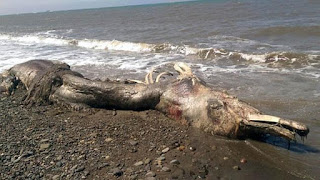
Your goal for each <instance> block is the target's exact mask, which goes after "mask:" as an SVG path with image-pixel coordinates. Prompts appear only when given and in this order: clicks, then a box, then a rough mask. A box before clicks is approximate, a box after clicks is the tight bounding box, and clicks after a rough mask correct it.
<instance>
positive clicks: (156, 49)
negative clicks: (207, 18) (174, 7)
mask: <svg viewBox="0 0 320 180" xmlns="http://www.w3.org/2000/svg"><path fill="white" fill-rule="evenodd" d="M0 40H7V41H14V42H17V43H23V45H34V44H45V45H55V46H75V47H81V48H87V49H97V50H106V51H127V52H135V53H169V54H180V55H185V56H190V57H192V58H197V59H203V60H213V61H226V59H227V60H229V61H230V60H231V63H233V64H235V65H237V64H266V65H267V66H268V67H273V68H288V67H289V68H302V67H306V66H315V67H320V55H319V54H316V53H314V54H306V53H292V52H271V53H265V54H249V53H243V52H236V51H227V50H224V49H219V48H210V47H209V48H197V47H191V46H188V45H173V44H170V43H161V44H150V43H136V42H126V41H118V40H111V41H108V40H96V39H81V40H78V39H67V38H63V37H57V36H53V37H52V36H51V37H47V36H41V35H24V36H12V35H8V34H0Z"/></svg>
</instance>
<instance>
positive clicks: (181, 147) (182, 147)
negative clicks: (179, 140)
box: [177, 146, 185, 151]
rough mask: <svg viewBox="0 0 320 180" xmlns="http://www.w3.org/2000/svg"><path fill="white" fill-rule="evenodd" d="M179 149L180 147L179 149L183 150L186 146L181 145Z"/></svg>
mask: <svg viewBox="0 0 320 180" xmlns="http://www.w3.org/2000/svg"><path fill="white" fill-rule="evenodd" d="M177 149H178V150H179V151H183V150H184V149H185V146H179V147H178V148H177Z"/></svg>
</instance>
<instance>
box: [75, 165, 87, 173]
mask: <svg viewBox="0 0 320 180" xmlns="http://www.w3.org/2000/svg"><path fill="white" fill-rule="evenodd" d="M84 169H85V167H84V166H80V167H79V168H77V169H76V170H75V172H81V171H83V170H84Z"/></svg>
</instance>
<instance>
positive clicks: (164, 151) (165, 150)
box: [161, 147, 170, 153]
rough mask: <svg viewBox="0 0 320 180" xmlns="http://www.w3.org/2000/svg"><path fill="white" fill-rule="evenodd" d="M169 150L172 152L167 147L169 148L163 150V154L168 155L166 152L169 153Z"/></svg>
mask: <svg viewBox="0 0 320 180" xmlns="http://www.w3.org/2000/svg"><path fill="white" fill-rule="evenodd" d="M169 150H170V148H168V147H167V148H165V149H163V150H162V151H161V152H162V153H166V152H168V151H169Z"/></svg>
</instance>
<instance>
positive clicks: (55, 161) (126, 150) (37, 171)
mask: <svg viewBox="0 0 320 180" xmlns="http://www.w3.org/2000/svg"><path fill="white" fill-rule="evenodd" d="M24 93H25V90H22V89H18V90H17V91H16V92H15V94H14V95H12V96H1V101H0V111H1V122H0V123H1V124H0V126H1V145H0V147H1V148H0V160H1V162H2V163H1V165H0V171H1V179H17V178H22V179H27V178H30V179H80V178H85V179H144V178H147V177H149V178H151V177H153V176H155V178H156V179H197V178H206V179H256V178H259V179H302V178H306V177H307V178H308V176H306V175H303V174H300V173H297V172H296V171H295V170H294V169H291V168H290V166H291V165H290V164H288V162H278V161H277V160H276V159H270V158H269V157H268V156H266V155H265V154H263V153H261V152H259V151H257V150H256V149H254V148H251V146H250V144H251V143H252V141H251V140H249V141H247V140H232V139H228V138H224V137H219V136H212V135H209V134H207V133H204V132H201V131H199V130H197V129H194V128H191V127H187V126H183V125H180V124H178V123H176V122H174V121H172V120H170V119H168V118H167V117H165V116H164V115H163V114H161V113H159V112H157V111H154V110H147V111H140V112H134V111H118V110H105V109H89V110H87V111H80V112H79V111H70V110H68V109H65V108H63V107H59V106H56V105H46V106H32V107H29V108H28V107H26V106H25V105H23V102H22V98H23V96H24ZM261 143H262V142H261ZM248 144H249V145H248ZM268 146H271V145H268ZM271 157H272V155H271ZM309 178H310V177H309ZM151 179H152V178H151ZM310 179H312V178H310Z"/></svg>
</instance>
